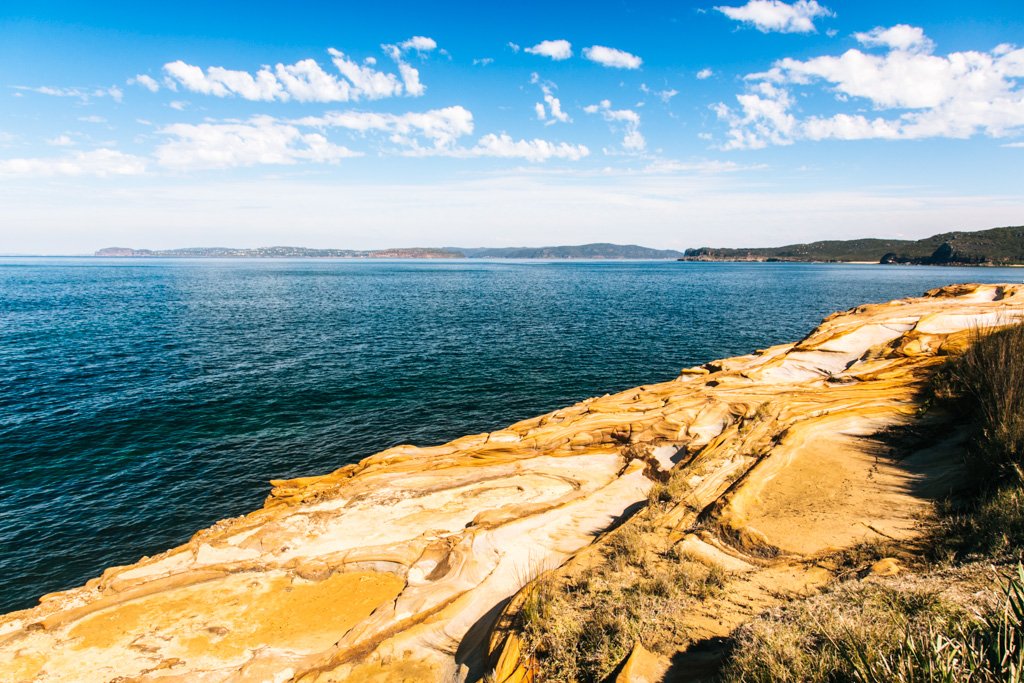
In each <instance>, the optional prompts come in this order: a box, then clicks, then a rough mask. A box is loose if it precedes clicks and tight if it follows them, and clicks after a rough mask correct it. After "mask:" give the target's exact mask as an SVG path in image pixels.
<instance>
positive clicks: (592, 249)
mask: <svg viewBox="0 0 1024 683" xmlns="http://www.w3.org/2000/svg"><path fill="white" fill-rule="evenodd" d="M683 255H684V254H683V252H681V251H674V250H671V249H649V248H647V247H641V246H637V245H635V244H606V243H600V244H581V245H578V246H562V247H501V248H488V247H481V248H469V249H467V248H462V247H443V248H440V249H434V248H419V247H414V248H402V249H374V250H369V251H360V250H355V249H307V248H305V247H259V248H256V249H235V248H231V247H187V248H183V249H160V250H154V249H131V248H128V247H106V248H104V249H100V250H99V251H97V252H96V256H108V257H144V258H512V259H678V258H682V257H683Z"/></svg>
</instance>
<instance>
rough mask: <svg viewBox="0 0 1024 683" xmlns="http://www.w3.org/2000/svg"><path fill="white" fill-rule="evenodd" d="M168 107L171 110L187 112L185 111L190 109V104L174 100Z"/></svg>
mask: <svg viewBox="0 0 1024 683" xmlns="http://www.w3.org/2000/svg"><path fill="white" fill-rule="evenodd" d="M167 106H168V107H170V108H171V109H174V110H175V111H185V109H186V108H187V107H188V102H186V101H184V100H172V101H171V103H170V104H168V105H167Z"/></svg>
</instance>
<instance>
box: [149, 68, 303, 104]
mask: <svg viewBox="0 0 1024 683" xmlns="http://www.w3.org/2000/svg"><path fill="white" fill-rule="evenodd" d="M164 71H166V72H167V74H168V75H169V76H170V77H171V78H173V79H175V80H176V81H177V82H178V83H179V84H181V85H182V86H183V87H184V88H185V89H187V90H191V91H192V92H197V93H200V94H203V95H214V96H216V97H229V96H231V95H237V96H239V97H242V98H244V99H247V100H275V99H281V100H286V99H289V95H288V93H287V92H286V91H285V89H284V87H283V86H282V85H281V83H280V82H279V81H278V80H277V78H276V77H275V76H274V74H273V72H272V71H271V70H270V67H267V66H264V67H263V68H261V69H260V70H259V71H258V72H257V73H256V75H255V76H253V75H252V74H250V73H248V72H246V71H234V70H231V69H225V68H223V67H219V66H211V67H209V68H208V69H207V70H206V71H205V72H204V71H203V70H202V68H200V67H198V66H194V65H192V64H186V63H185V62H183V61H181V60H180V59H179V60H177V61H174V62H169V63H167V64H164Z"/></svg>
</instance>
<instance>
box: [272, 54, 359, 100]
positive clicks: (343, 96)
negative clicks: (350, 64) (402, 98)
mask: <svg viewBox="0 0 1024 683" xmlns="http://www.w3.org/2000/svg"><path fill="white" fill-rule="evenodd" d="M331 55H332V56H333V57H334V60H333V61H334V63H335V65H337V64H338V62H339V61H341V62H343V63H346V62H345V59H344V56H343V55H341V54H340V53H339V54H338V55H334V54H333V53H331ZM338 69H339V71H341V73H342V74H345V72H344V70H342V69H341V67H338ZM274 70H275V72H276V75H277V79H278V80H279V81H280V82H281V85H282V87H283V88H284V90H285V92H287V93H288V94H289V96H290V97H292V98H293V99H295V100H297V101H299V102H346V101H348V100H349V99H358V97H357V96H354V93H353V86H352V85H350V84H349V83H348V82H346V81H344V80H341V79H339V78H336V77H335V76H333V75H331V74H329V73H327V72H326V71H324V70H323V69H322V68H321V67H320V65H319V64H317V62H316V60H313V59H303V60H300V61H298V62H295V63H294V64H278V65H277V66H276V67H275V69H274ZM345 75H347V74H345ZM356 88H358V85H357V86H356ZM368 99H373V98H372V97H368Z"/></svg>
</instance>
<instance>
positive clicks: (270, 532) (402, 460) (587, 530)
mask: <svg viewBox="0 0 1024 683" xmlns="http://www.w3.org/2000/svg"><path fill="white" fill-rule="evenodd" d="M1020 317H1024V287H1021V286H1013V285H1004V286H994V285H960V286H954V287H948V288H944V289H941V290H935V291H932V292H929V293H928V294H927V295H926V296H925V297H922V298H917V299H908V300H901V301H896V302H890V303H888V304H879V305H870V306H862V307H859V308H857V309H854V310H852V311H848V312H845V313H840V314H835V315H833V316H831V317H829V318H828V319H826V320H825V321H824V322H823V323H822V325H821V326H820V327H819V328H818V329H817V330H815V331H814V332H813V333H812V334H811V335H810V336H808V337H807V338H806V339H804V340H803V341H801V342H799V343H797V344H787V345H782V346H777V347H773V348H770V349H767V350H764V351H760V352H758V353H755V354H752V355H749V356H742V357H738V358H731V359H726V360H722V361H718V362H715V363H711V364H708V365H707V366H704V367H701V368H692V369H688V370H686V371H684V372H683V373H682V374H681V376H680V377H679V378H678V379H676V380H674V381H671V382H665V383H662V384H656V385H651V386H644V387H638V388H635V389H631V390H628V391H625V392H621V393H619V394H615V395H612V396H603V397H600V398H594V399H590V400H587V401H583V402H581V403H579V404H577V405H575V406H572V407H569V408H565V409H563V410H557V411H554V412H552V413H549V414H547V415H543V416H540V417H537V418H533V419H530V420H525V421H523V422H519V423H517V424H514V425H512V426H510V427H508V428H507V429H504V430H501V431H496V432H491V433H489V434H479V435H473V436H467V437H463V438H461V439H457V440H455V441H453V442H451V443H448V444H445V445H443V446H437V447H433V448H416V447H412V446H400V447H396V448H392V449H389V450H387V451H383V452H381V453H379V454H377V455H374V456H372V457H370V458H367V459H366V460H364V461H362V462H360V463H358V464H356V465H351V466H348V467H344V468H342V469H340V470H338V471H336V472H334V473H332V474H329V475H326V476H320V477H308V478H303V479H295V480H289V481H278V482H274V485H275V488H274V490H273V492H272V493H271V495H270V497H269V498H268V500H267V502H266V505H265V506H264V508H263V509H261V510H257V511H255V512H253V513H251V514H249V515H246V516H244V517H239V518H234V519H229V520H224V521H221V522H219V523H217V524H216V525H214V526H213V527H211V528H209V529H206V530H203V531H201V532H199V533H197V534H196V535H195V536H194V537H193V538H192V539H191V540H190V541H189V542H188V543H187V544H185V545H182V546H180V547H178V548H174V549H172V550H169V551H167V552H165V553H162V554H160V555H157V556H155V557H152V558H144V559H143V560H141V561H139V562H138V563H136V564H134V565H130V566H126V567H115V568H112V569H109V570H107V571H106V572H104V574H103V575H102V576H101V577H100V578H98V579H94V580H92V581H90V582H89V583H87V584H86V585H85V586H83V587H81V588H77V589H74V590H70V591H66V592H62V593H57V594H52V595H49V596H45V597H44V598H43V599H42V601H41V604H40V605H39V606H38V607H36V608H33V609H30V610H25V611H21V612H15V613H12V614H9V615H6V616H4V617H0V672H3V674H4V675H3V677H2V678H3V679H4V680H13V681H109V680H115V679H116V680H125V681H127V680H132V681H148V680H168V681H264V680H266V681H290V680H296V681H309V682H312V681H346V680H351V681H374V680H379V681H402V680H408V681H431V680H437V681H447V680H462V679H467V678H468V679H470V680H476V679H478V678H479V677H481V676H482V675H483V674H484V672H485V671H486V670H487V668H488V666H490V665H489V664H488V660H487V657H488V654H489V653H488V640H489V639H490V638H491V637H492V627H493V625H494V623H495V621H496V619H497V618H498V616H499V615H500V614H501V613H502V610H503V609H504V608H505V607H506V604H507V603H508V600H509V599H510V598H511V597H512V596H514V595H515V594H516V593H517V592H518V591H519V590H520V589H521V588H522V587H523V586H524V585H525V584H527V583H528V582H529V581H531V580H532V579H533V578H534V577H535V576H536V575H537V574H538V573H540V572H544V571H546V570H550V569H552V568H555V567H559V566H563V565H566V563H567V561H570V560H571V558H573V557H574V556H575V555H576V554H577V553H579V552H580V551H581V550H583V549H584V548H586V547H587V546H590V545H591V544H593V542H594V540H595V539H596V538H598V537H599V535H600V534H602V533H603V532H605V531H606V530H608V529H609V528H610V527H612V526H613V525H614V524H615V523H616V521H618V520H620V519H623V518H625V517H628V515H630V514H631V513H632V512H633V511H635V510H636V509H637V508H638V507H640V506H641V505H643V504H644V503H645V502H646V499H647V493H648V490H649V489H650V487H651V486H652V484H653V480H654V479H656V478H658V476H659V474H660V473H661V472H662V471H663V470H665V469H667V468H669V467H675V468H685V471H686V472H687V473H688V476H689V477H690V480H691V481H690V485H691V491H692V493H691V495H690V497H689V499H688V502H687V504H686V505H681V506H678V507H677V508H676V509H674V510H672V511H670V512H669V513H668V514H667V517H666V519H665V525H666V526H665V529H666V534H667V535H671V534H672V533H673V531H672V530H673V529H675V530H676V531H675V533H677V535H678V537H677V538H673V539H672V542H673V543H684V544H688V545H687V547H688V549H689V550H688V552H691V553H692V554H693V555H694V556H700V555H703V556H704V557H706V558H707V561H708V562H712V563H714V562H717V563H720V564H722V565H724V566H726V568H728V569H729V570H730V571H734V572H736V573H738V574H742V573H743V572H744V571H746V569H747V568H748V567H753V566H754V565H753V564H751V563H750V562H749V561H748V560H750V558H745V557H744V556H742V554H739V553H737V552H736V551H735V550H734V549H733V548H732V547H720V546H721V544H718V543H716V542H715V540H714V539H712V538H706V537H702V536H700V535H699V534H687V533H684V532H683V530H685V529H686V528H688V524H689V523H690V522H692V521H693V519H695V518H696V516H697V515H705V516H709V515H710V516H713V517H714V518H715V520H716V522H717V523H718V524H719V525H720V526H721V527H722V528H724V529H729V530H731V531H730V534H729V535H730V538H732V539H733V540H734V541H736V542H737V543H738V545H739V546H741V547H742V546H744V545H746V546H749V547H752V548H759V547H762V548H772V549H773V552H777V553H778V552H781V553H782V554H783V555H786V556H787V557H793V556H799V555H807V554H813V553H815V552H819V551H821V550H823V549H826V548H830V547H836V548H839V547H845V546H848V545H850V544H852V543H855V542H857V540H858V539H861V538H863V537H864V536H865V535H869V534H871V533H884V534H885V535H887V536H891V537H894V538H899V537H901V536H907V535H912V534H913V533H914V529H915V519H916V516H917V515H918V513H919V512H920V510H919V509H918V507H915V505H918V503H916V502H915V501H919V500H921V499H922V498H923V496H921V495H919V494H920V493H921V490H922V489H923V488H927V487H928V486H933V487H934V486H941V480H942V472H941V471H938V472H937V474H936V469H935V468H934V467H933V468H932V469H930V470H929V469H928V467H927V466H928V462H925V461H926V460H927V458H928V457H929V456H928V455H927V454H924V455H922V456H921V458H923V459H924V461H922V463H921V466H922V469H921V470H920V471H922V472H923V471H926V470H927V471H928V472H929V473H930V474H929V476H928V477H924V476H923V475H921V476H917V475H915V474H914V472H913V471H910V470H908V469H907V468H906V467H903V468H889V469H886V468H885V467H882V466H879V465H878V463H877V462H876V460H875V459H873V457H872V456H871V454H870V453H869V452H867V451H866V450H865V448H864V446H863V442H862V439H860V437H861V436H863V435H866V434H869V433H872V432H875V431H877V430H878V429H880V428H884V427H885V426H887V425H891V424H894V423H898V422H899V421H900V420H905V419H907V417H908V416H910V415H912V414H913V413H914V412H915V410H916V403H915V397H916V392H917V391H918V390H919V389H920V387H921V384H922V382H923V381H924V379H926V377H927V376H928V374H929V372H930V370H931V369H932V368H933V367H934V366H935V365H936V364H938V363H941V362H942V356H943V355H944V354H946V353H950V352H956V351H959V350H962V348H964V346H965V344H966V343H967V342H968V340H969V337H970V334H971V332H972V330H973V329H975V328H977V327H979V326H987V325H998V324H1007V323H1008V322H1010V321H1012V320H1013V319H1019V318H1020ZM939 470H941V468H939ZM866 472H869V473H870V475H871V479H872V481H873V484H872V486H871V487H869V488H870V490H868V489H865V488H864V487H863V486H861V482H862V481H863V479H864V477H865V476H866V474H865V473H866ZM784 473H786V474H788V476H783V474H784ZM936 482H938V483H936ZM920 506H923V503H921V504H920ZM920 506H919V507H920ZM894 509H895V510H897V514H890V513H891V511H892V510H894ZM876 510H877V511H885V513H884V514H883V513H881V512H879V513H878V514H875V512H874V511H876ZM851 519H859V520H861V521H862V522H863V523H862V524H860V525H856V524H854V525H851ZM794 529H796V530H799V532H798V533H794ZM570 564H571V562H570ZM566 566H567V565H566ZM787 566H788V565H785V564H784V563H783V564H775V565H773V567H772V568H771V571H775V572H776V573H779V575H780V576H783V575H786V572H787V571H789V569H787ZM762 569H763V570H764V571H767V569H764V568H763V567H762ZM748 574H749V572H748ZM750 576H751V577H752V578H750V579H749V580H751V581H754V580H755V578H753V575H750ZM756 580H763V576H761V578H759V579H756ZM808 580H811V579H808V578H807V576H804V575H803V574H801V575H799V576H796V578H795V579H794V581H795V583H796V584H800V582H801V581H808ZM708 618H709V619H711V620H712V621H714V619H712V618H711V617H708ZM719 621H721V620H719ZM722 623H724V622H722ZM720 630H721V629H720V628H717V627H714V626H708V628H707V633H708V634H711V635H713V634H714V633H717V632H718V631H720ZM491 646H492V647H493V646H494V641H493V639H492V642H491ZM513 654H514V653H513ZM640 659H641V658H640V657H639V655H638V656H637V658H636V661H638V662H639V661H640ZM504 660H507V666H506V670H505V671H504V672H499V674H500V675H499V679H501V678H508V679H509V680H524V678H523V677H524V676H527V677H528V676H529V675H530V674H529V671H528V669H529V667H526V669H524V668H523V665H522V664H523V663H522V662H521V661H520V660H519V658H518V657H517V656H511V655H509V653H506V656H505V657H504ZM636 666H637V667H639V666H640V665H639V664H637V665H636ZM647 668H650V667H645V669H647ZM516 677H519V678H516Z"/></svg>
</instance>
